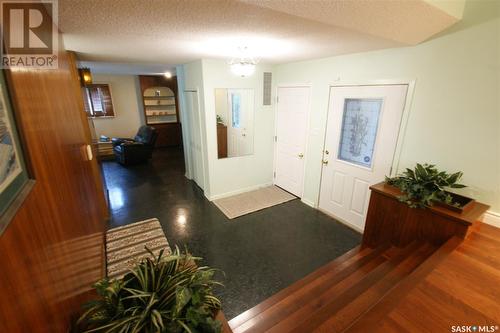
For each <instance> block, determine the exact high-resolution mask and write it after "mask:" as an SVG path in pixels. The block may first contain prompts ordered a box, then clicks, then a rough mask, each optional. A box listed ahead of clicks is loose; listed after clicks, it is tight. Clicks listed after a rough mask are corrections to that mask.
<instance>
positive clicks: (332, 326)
mask: <svg viewBox="0 0 500 333" xmlns="http://www.w3.org/2000/svg"><path fill="white" fill-rule="evenodd" d="M434 250H435V247H434V246H431V245H428V244H424V245H421V246H420V247H419V248H418V249H417V250H416V251H415V252H414V253H413V254H411V255H410V256H408V257H407V258H406V259H404V260H403V261H402V262H401V263H400V264H399V265H397V266H396V267H395V268H394V269H393V270H392V271H391V272H390V273H389V274H387V275H386V276H384V277H383V278H382V279H381V280H379V281H378V282H377V283H375V284H373V285H372V286H371V287H370V288H369V289H367V290H366V291H365V292H364V293H362V294H361V295H359V296H357V297H356V298H355V299H354V300H353V301H352V302H350V303H349V304H347V305H346V306H345V307H342V308H341V309H340V310H339V311H338V312H337V313H336V314H335V315H333V316H331V317H330V318H328V320H327V321H325V322H324V323H323V324H321V326H319V327H318V329H316V331H318V332H341V331H344V330H345V329H346V328H348V327H349V326H350V325H351V324H352V323H353V322H355V321H356V320H357V319H358V318H360V317H362V316H363V315H364V314H365V313H366V312H367V311H369V309H370V308H372V307H374V306H376V305H377V304H378V302H380V300H381V299H382V298H384V297H385V295H387V294H388V293H389V292H390V291H391V290H392V289H393V288H394V287H395V286H396V285H397V284H398V282H399V281H400V280H402V279H403V278H405V277H406V276H407V275H408V274H410V273H411V272H412V271H413V270H414V269H415V268H417V267H418V266H419V265H420V264H421V263H422V262H423V261H424V260H425V259H427V258H428V257H429V256H430V255H431V254H432V253H433V252H434Z"/></svg>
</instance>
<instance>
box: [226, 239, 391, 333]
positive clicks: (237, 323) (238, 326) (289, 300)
mask: <svg viewBox="0 0 500 333" xmlns="http://www.w3.org/2000/svg"><path fill="white" fill-rule="evenodd" d="M387 248H388V246H385V247H380V248H378V249H376V250H372V249H370V248H364V249H361V248H360V247H356V248H354V249H353V250H351V251H349V252H347V253H346V254H344V255H342V256H341V257H339V258H337V259H335V260H333V261H332V262H330V263H329V264H327V265H325V266H322V267H321V268H319V269H318V270H316V271H314V272H313V273H311V274H309V275H308V276H306V277H305V278H303V279H301V280H299V281H297V282H296V283H294V284H292V285H291V286H289V287H287V288H285V289H283V290H282V291H280V292H278V293H277V294H275V295H274V296H271V297H270V298H268V299H267V300H265V301H264V302H262V303H260V304H258V305H256V306H255V307H253V308H251V309H249V310H247V311H245V312H243V313H242V314H240V315H239V316H237V317H235V318H234V319H232V320H231V321H230V322H229V325H230V326H231V328H232V329H233V331H234V332H235V333H237V332H262V331H263V330H266V329H268V328H270V327H272V326H274V325H275V324H276V323H277V322H279V321H280V320H282V319H283V318H285V317H286V316H287V315H288V314H291V313H293V312H294V311H295V310H297V305H300V302H298V301H297V299H301V298H302V299H311V298H314V297H316V295H317V294H319V293H322V292H323V291H325V290H327V289H328V288H329V287H330V286H332V285H333V284H335V283H337V282H339V281H340V280H342V279H343V278H344V277H346V276H348V275H350V274H351V273H353V272H354V271H356V270H357V269H360V268H363V269H365V270H367V269H370V267H371V266H369V265H368V264H369V263H370V262H371V261H372V260H374V259H376V258H379V257H380V258H379V259H377V261H379V260H383V258H381V255H382V254H383V253H384V251H386V250H387Z"/></svg>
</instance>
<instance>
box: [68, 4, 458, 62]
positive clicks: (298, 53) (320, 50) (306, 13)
mask: <svg viewBox="0 0 500 333" xmlns="http://www.w3.org/2000/svg"><path fill="white" fill-rule="evenodd" d="M435 1H437V0H435ZM456 1H462V0H456ZM401 2H402V3H408V4H405V5H401V4H400V3H401ZM455 21H457V18H454V17H453V16H451V15H449V14H446V13H445V12H444V11H443V10H441V9H439V8H438V7H435V6H431V5H429V4H428V3H426V2H425V1H423V0H399V1H394V0H329V1H326V0H291V1H284V0H269V1H261V0H242V1H236V0H210V1H204V0H59V26H60V29H61V31H62V32H63V33H64V42H65V45H66V48H67V49H70V50H74V51H77V52H78V56H79V58H80V59H81V60H86V61H98V62H115V63H129V62H132V63H151V64H181V63H187V62H190V61H193V60H196V59H200V58H206V57H215V58H223V59H228V58H230V57H233V56H236V55H237V50H238V47H239V46H248V51H249V52H250V53H251V54H252V55H254V56H255V57H257V58H258V59H260V61H262V62H268V63H282V62H289V61H296V60H303V59H311V58H319V57H326V56H332V55H339V54H346V53H355V52H362V51H368V50H374V49H382V48H389V47H397V46H401V45H407V44H413V43H416V42H419V41H421V40H424V39H426V38H428V37H430V36H432V35H433V34H435V33H437V32H439V31H441V30H443V29H444V28H446V27H447V26H449V25H451V24H452V23H453V22H455Z"/></svg>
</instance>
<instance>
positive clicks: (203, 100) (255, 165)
mask: <svg viewBox="0 0 500 333" xmlns="http://www.w3.org/2000/svg"><path fill="white" fill-rule="evenodd" d="M264 71H271V66H266V65H258V66H257V70H256V72H255V74H254V75H252V76H250V77H246V78H241V77H238V76H235V75H234V74H232V73H231V72H230V70H229V66H228V64H227V62H226V61H222V60H205V59H204V60H202V61H197V62H194V63H190V64H186V65H184V80H185V88H186V90H192V89H198V90H199V93H200V95H199V97H200V109H201V114H202V117H201V118H202V124H203V125H204V126H203V130H202V138H204V139H205V140H204V142H202V144H203V146H204V147H203V150H204V155H205V174H206V177H205V180H206V184H205V189H204V190H205V195H206V196H207V197H208V198H209V199H210V200H213V199H216V198H220V197H223V196H227V195H231V194H234V193H239V192H243V191H246V190H250V189H254V188H258V187H261V186H265V185H269V184H271V183H272V172H273V135H274V111H273V106H263V105H262V94H263V91H262V89H263V87H262V82H263V72H264ZM216 88H240V89H243V88H246V89H253V90H254V92H255V114H254V119H255V120H254V121H255V123H254V133H255V134H254V154H252V155H248V156H241V157H233V158H225V159H220V160H219V159H218V158H217V132H216V111H215V89H216Z"/></svg>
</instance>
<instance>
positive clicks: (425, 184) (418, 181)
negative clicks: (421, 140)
mask: <svg viewBox="0 0 500 333" xmlns="http://www.w3.org/2000/svg"><path fill="white" fill-rule="evenodd" d="M462 175H463V173H462V172H455V173H452V174H448V173H446V172H445V171H439V170H438V169H437V168H436V166H435V165H432V164H418V163H417V166H416V167H415V169H413V170H412V169H406V171H405V172H403V173H402V174H401V175H399V176H396V177H393V178H389V177H386V179H385V181H386V183H387V184H389V185H392V186H395V187H397V188H399V189H400V190H401V192H403V195H401V196H400V197H399V198H398V199H399V200H400V201H402V202H405V203H406V204H408V206H410V207H412V208H416V207H420V208H423V207H430V206H432V205H433V204H434V203H435V202H443V203H446V204H449V205H458V203H455V202H453V197H452V196H451V195H450V193H449V192H446V188H463V187H465V185H462V184H459V183H458V182H459V181H460V179H461V178H462Z"/></svg>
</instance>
